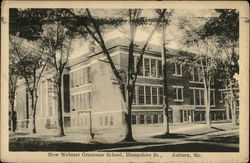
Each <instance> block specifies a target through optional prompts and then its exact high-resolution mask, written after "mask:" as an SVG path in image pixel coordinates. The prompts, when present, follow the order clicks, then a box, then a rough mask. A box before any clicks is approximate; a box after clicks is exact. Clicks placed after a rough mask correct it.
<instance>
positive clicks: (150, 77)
mask: <svg viewBox="0 0 250 163" xmlns="http://www.w3.org/2000/svg"><path fill="white" fill-rule="evenodd" d="M138 78H145V79H158V80H162V77H161V78H160V77H152V76H138Z"/></svg>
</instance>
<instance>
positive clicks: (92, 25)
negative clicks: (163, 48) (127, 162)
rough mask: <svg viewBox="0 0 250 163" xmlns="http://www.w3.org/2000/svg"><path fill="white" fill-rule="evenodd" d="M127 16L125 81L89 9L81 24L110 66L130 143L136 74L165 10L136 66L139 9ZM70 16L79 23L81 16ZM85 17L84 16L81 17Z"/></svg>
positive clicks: (163, 11)
mask: <svg viewBox="0 0 250 163" xmlns="http://www.w3.org/2000/svg"><path fill="white" fill-rule="evenodd" d="M126 12H127V15H128V17H129V18H128V24H129V35H130V36H129V46H128V47H129V50H128V67H127V74H126V76H127V77H126V79H123V78H122V77H121V74H120V72H119V71H118V69H117V68H116V66H115V64H114V62H113V60H112V58H111V56H110V53H109V51H108V48H107V46H106V44H105V41H104V38H103V35H102V26H103V24H100V23H98V19H97V18H94V17H93V16H92V14H91V11H90V10H89V9H86V15H87V16H88V18H89V24H85V23H83V26H84V27H85V29H86V30H87V31H88V33H89V35H90V36H91V37H92V39H94V40H95V41H96V42H97V44H98V45H99V46H100V47H101V49H102V51H103V53H104V54H105V55H106V57H107V60H108V63H109V64H110V67H111V70H112V72H113V74H114V75H115V77H116V80H117V83H118V85H119V88H120V91H121V95H122V98H123V99H122V100H123V104H124V105H123V106H124V107H126V111H125V121H126V123H125V124H126V127H125V130H126V132H125V138H124V140H123V141H126V142H127V141H128V142H132V141H134V139H133V135H132V123H131V113H132V101H133V94H134V89H135V83H136V79H137V76H138V72H139V71H140V65H141V63H142V60H143V55H144V53H145V50H146V48H147V46H148V43H149V41H150V40H151V38H152V36H153V35H154V33H155V31H156V29H157V28H158V27H159V24H160V20H161V18H162V17H163V16H164V13H165V12H166V9H163V10H162V11H161V14H160V15H159V17H158V18H157V21H156V23H155V25H154V27H153V29H152V31H151V32H150V33H149V35H148V37H147V38H146V40H145V42H144V44H143V46H142V48H141V51H140V56H139V59H138V61H137V62H136V64H135V65H134V54H133V52H134V47H135V41H134V38H135V34H136V30H137V27H138V26H139V23H138V20H139V17H140V13H141V9H129V10H127V11H126ZM71 14H72V15H73V16H74V17H75V18H77V19H78V20H79V21H81V20H82V19H81V16H79V15H76V14H75V13H73V12H71ZM82 16H85V15H82ZM114 22H116V23H117V21H114Z"/></svg>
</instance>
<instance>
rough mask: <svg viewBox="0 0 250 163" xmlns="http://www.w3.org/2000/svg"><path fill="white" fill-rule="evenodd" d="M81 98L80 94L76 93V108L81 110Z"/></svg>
mask: <svg viewBox="0 0 250 163" xmlns="http://www.w3.org/2000/svg"><path fill="white" fill-rule="evenodd" d="M79 104H80V98H79V95H76V110H77V111H78V110H79Z"/></svg>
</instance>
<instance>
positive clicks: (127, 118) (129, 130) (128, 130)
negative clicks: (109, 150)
mask: <svg viewBox="0 0 250 163" xmlns="http://www.w3.org/2000/svg"><path fill="white" fill-rule="evenodd" d="M127 101H130V100H127ZM127 109H128V113H125V121H126V125H125V138H124V139H123V142H134V141H135V140H134V138H133V134H132V123H131V116H132V115H131V112H132V102H128V106H127Z"/></svg>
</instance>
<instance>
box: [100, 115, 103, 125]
mask: <svg viewBox="0 0 250 163" xmlns="http://www.w3.org/2000/svg"><path fill="white" fill-rule="evenodd" d="M100 125H101V126H102V125H103V118H102V117H100Z"/></svg>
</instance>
